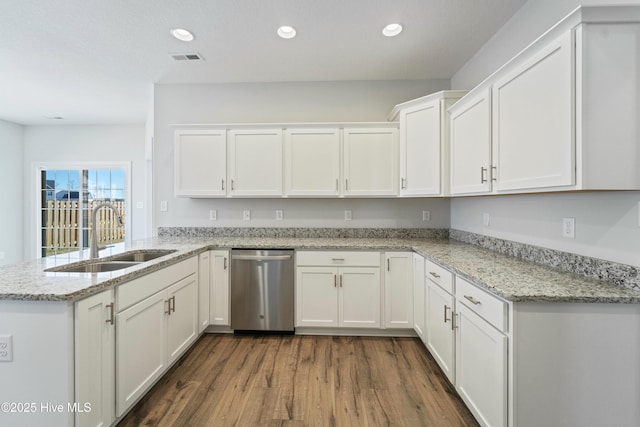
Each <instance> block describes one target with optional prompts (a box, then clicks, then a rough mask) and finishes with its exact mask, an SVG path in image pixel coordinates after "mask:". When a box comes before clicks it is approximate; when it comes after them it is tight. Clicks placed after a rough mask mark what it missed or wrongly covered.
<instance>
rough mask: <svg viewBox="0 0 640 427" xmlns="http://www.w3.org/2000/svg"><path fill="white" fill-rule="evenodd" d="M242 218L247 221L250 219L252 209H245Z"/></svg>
mask: <svg viewBox="0 0 640 427" xmlns="http://www.w3.org/2000/svg"><path fill="white" fill-rule="evenodd" d="M242 219H243V220H245V221H249V220H250V219H251V211H243V212H242Z"/></svg>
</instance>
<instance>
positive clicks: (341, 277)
mask: <svg viewBox="0 0 640 427" xmlns="http://www.w3.org/2000/svg"><path fill="white" fill-rule="evenodd" d="M340 287H342V274H341V275H340Z"/></svg>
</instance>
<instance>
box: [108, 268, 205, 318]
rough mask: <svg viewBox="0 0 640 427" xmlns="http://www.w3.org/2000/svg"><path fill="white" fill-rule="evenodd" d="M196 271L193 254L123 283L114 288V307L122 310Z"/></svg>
mask: <svg viewBox="0 0 640 427" xmlns="http://www.w3.org/2000/svg"><path fill="white" fill-rule="evenodd" d="M197 273H198V257H197V256H195V257H192V258H189V259H187V260H185V261H182V262H179V263H177V264H173V265H170V266H168V267H165V268H162V269H160V270H157V271H154V272H153V273H149V274H147V275H146V276H142V277H140V278H139V279H134V280H132V281H131V282H127V283H124V284H122V285H120V286H118V287H117V288H116V302H117V304H116V307H117V308H118V311H122V310H124V309H126V308H127V307H130V306H131V305H133V304H135V303H137V302H139V301H142V300H143V299H145V298H148V297H150V296H151V295H153V294H155V293H157V292H159V291H161V290H163V289H165V288H167V287H168V286H169V285H173V284H174V283H176V282H178V281H179V280H182V279H184V278H185V277H187V276H190V275H192V274H197Z"/></svg>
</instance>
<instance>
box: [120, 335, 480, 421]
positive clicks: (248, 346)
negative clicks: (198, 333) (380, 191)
mask: <svg viewBox="0 0 640 427" xmlns="http://www.w3.org/2000/svg"><path fill="white" fill-rule="evenodd" d="M141 425H144V426H167V427H173V426H180V427H183V426H233V425H237V426H287V427H289V426H291V427H298V426H381V425H389V426H410V427H413V426H432V427H441V426H443V427H444V426H452V427H465V426H477V425H478V424H477V423H476V421H475V420H474V419H473V416H472V415H471V413H470V412H469V410H468V409H467V408H466V406H465V405H464V403H463V402H462V401H461V400H460V398H459V397H458V395H457V394H456V392H455V389H454V388H453V386H452V385H451V384H450V383H449V382H448V381H447V380H446V378H445V377H444V375H443V374H442V372H441V371H440V368H439V367H438V366H437V364H436V362H435V360H433V358H432V357H431V355H430V354H429V353H428V351H427V350H426V349H425V348H424V346H423V344H422V343H421V342H420V341H419V340H418V339H414V338H382V337H326V336H272V335H266V336H251V335H245V336H234V335H205V336H203V337H202V338H201V339H200V340H199V341H198V343H196V344H195V345H194V347H193V348H192V349H191V350H190V351H189V352H188V353H187V354H186V355H185V356H184V357H183V358H182V359H181V360H180V361H179V362H178V363H177V364H176V365H174V367H172V369H171V370H170V371H169V372H168V373H167V374H166V375H165V376H164V377H163V378H162V379H161V380H160V381H159V382H158V383H157V384H156V385H155V386H154V387H153V388H152V389H151V390H150V391H149V393H148V394H147V395H146V396H145V397H144V398H143V399H142V400H141V401H140V402H139V403H138V404H137V405H136V406H135V407H134V408H133V409H132V410H131V411H130V413H129V414H127V416H126V417H125V418H124V419H123V420H121V421H120V423H119V424H118V426H119V427H129V426H141Z"/></svg>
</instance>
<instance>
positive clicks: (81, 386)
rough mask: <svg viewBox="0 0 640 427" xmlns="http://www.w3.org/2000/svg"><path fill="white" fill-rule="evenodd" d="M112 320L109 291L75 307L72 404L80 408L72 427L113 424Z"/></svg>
mask: <svg viewBox="0 0 640 427" xmlns="http://www.w3.org/2000/svg"><path fill="white" fill-rule="evenodd" d="M114 316H115V312H114V291H113V290H112V289H110V290H107V291H104V292H101V293H99V294H96V295H93V296H91V297H89V298H86V299H83V300H80V301H78V302H76V303H75V318H74V323H75V402H77V403H78V404H79V405H81V406H80V407H79V409H80V410H79V411H77V412H76V414H75V425H76V426H109V425H111V423H112V422H113V421H114V420H115V401H114V395H115V346H116V343H115V326H114V325H115V319H114ZM85 405H90V407H87V406H85Z"/></svg>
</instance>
